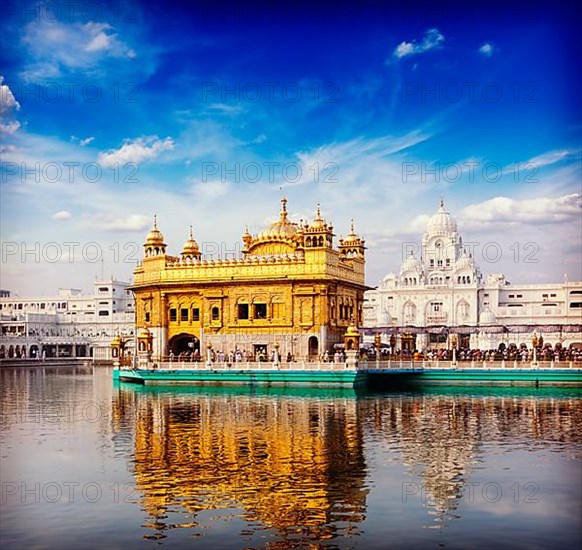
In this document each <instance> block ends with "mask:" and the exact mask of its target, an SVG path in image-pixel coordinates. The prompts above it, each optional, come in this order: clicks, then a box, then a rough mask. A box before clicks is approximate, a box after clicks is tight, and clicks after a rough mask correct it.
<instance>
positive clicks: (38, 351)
mask: <svg viewBox="0 0 582 550" xmlns="http://www.w3.org/2000/svg"><path fill="white" fill-rule="evenodd" d="M128 286H129V284H128V283H123V282H119V281H114V280H113V279H111V280H109V281H100V282H99V281H98V282H95V283H94V285H93V294H83V293H82V292H81V291H80V290H76V289H60V290H59V292H58V294H57V295H56V296H48V297H47V296H42V297H14V296H10V293H8V292H5V293H4V294H3V296H1V297H0V327H1V334H0V357H2V356H4V357H17V356H26V357H35V356H36V357H38V356H39V355H42V353H43V351H44V352H45V354H46V356H47V357H93V358H95V359H109V358H110V355H111V352H110V344H111V340H112V339H113V337H114V336H115V335H116V334H119V333H121V334H128V335H129V334H133V330H134V311H135V309H134V301H133V296H132V294H131V291H130V290H128Z"/></svg>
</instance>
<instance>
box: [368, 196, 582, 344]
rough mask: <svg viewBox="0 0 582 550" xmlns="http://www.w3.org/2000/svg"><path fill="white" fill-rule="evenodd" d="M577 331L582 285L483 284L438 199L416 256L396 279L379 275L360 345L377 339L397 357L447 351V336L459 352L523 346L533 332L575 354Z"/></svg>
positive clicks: (501, 280)
mask: <svg viewBox="0 0 582 550" xmlns="http://www.w3.org/2000/svg"><path fill="white" fill-rule="evenodd" d="M411 248H412V247H411ZM417 248H418V247H417ZM581 325H582V282H580V281H578V282H567V281H565V282H563V283H555V284H537V285H533V284H513V283H510V282H509V281H507V279H506V278H505V276H504V275H502V274H492V275H488V276H487V277H484V276H483V275H482V274H481V272H480V271H479V268H478V266H477V265H476V264H475V261H474V259H473V258H472V257H471V256H470V255H469V254H468V253H467V251H466V250H465V248H464V247H463V239H462V237H461V235H460V234H459V231H458V227H457V223H456V221H455V220H454V218H453V217H452V216H451V214H450V213H449V212H448V211H447V210H446V208H445V205H444V202H443V201H442V200H441V204H440V206H439V208H438V210H437V212H436V213H435V214H434V215H433V216H432V217H431V218H430V220H429V222H428V224H427V227H426V231H425V232H424V235H423V237H422V246H421V249H420V253H419V254H415V253H414V251H412V250H411V251H410V253H409V255H408V256H407V258H406V259H405V261H404V262H403V263H402V265H401V267H400V272H399V273H398V274H394V273H390V274H388V275H386V277H384V279H383V280H382V281H381V282H380V284H379V285H378V287H377V288H376V289H374V290H370V291H368V292H366V294H365V300H364V333H365V341H368V342H369V341H371V339H372V335H373V334H377V333H380V334H381V337H382V342H384V343H386V344H391V345H392V347H393V348H395V349H396V350H405V349H408V350H414V349H417V350H419V351H422V350H425V349H427V348H439V347H445V348H447V347H448V348H450V347H451V341H452V338H451V336H452V334H456V335H457V339H458V345H459V347H462V348H469V347H470V348H472V349H482V350H489V349H497V348H498V346H499V344H501V343H505V344H506V345H509V344H511V343H515V344H517V345H519V344H522V343H524V344H526V345H527V346H528V347H530V346H531V337H532V334H533V332H534V330H535V331H536V332H537V333H538V335H542V336H543V338H544V341H545V342H547V343H551V344H555V343H558V342H560V343H561V344H562V345H564V346H566V347H567V346H570V345H572V344H574V345H577V346H580V347H582V333H581Z"/></svg>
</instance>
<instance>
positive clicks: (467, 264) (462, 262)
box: [455, 250, 475, 269]
mask: <svg viewBox="0 0 582 550" xmlns="http://www.w3.org/2000/svg"><path fill="white" fill-rule="evenodd" d="M455 267H456V268H457V269H474V268H475V260H473V258H472V257H471V256H469V255H468V254H467V251H466V250H464V251H463V255H462V256H461V257H460V258H459V259H458V260H457V262H456V264H455Z"/></svg>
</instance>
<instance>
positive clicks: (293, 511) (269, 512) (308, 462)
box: [135, 396, 367, 539]
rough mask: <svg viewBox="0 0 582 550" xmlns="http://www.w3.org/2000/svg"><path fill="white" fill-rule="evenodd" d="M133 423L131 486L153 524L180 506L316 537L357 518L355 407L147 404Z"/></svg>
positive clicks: (362, 492) (359, 463) (226, 401)
mask: <svg viewBox="0 0 582 550" xmlns="http://www.w3.org/2000/svg"><path fill="white" fill-rule="evenodd" d="M136 422H137V423H136V455H135V479H136V486H137V488H138V490H139V491H140V492H143V494H144V499H143V506H144V508H145V509H146V510H147V512H148V513H149V514H150V516H152V518H155V519H156V520H157V521H158V522H159V521H162V519H161V518H162V516H163V515H164V514H165V513H166V511H167V509H168V508H169V507H175V506H176V505H178V504H179V505H181V506H184V507H185V508H186V509H187V510H188V511H189V512H190V513H192V514H197V513H198V512H200V511H201V510H205V509H209V508H218V507H228V506H233V505H236V506H238V507H241V508H244V510H245V517H246V519H247V520H249V521H260V522H261V523H262V524H263V525H265V526H267V527H269V528H273V529H277V530H278V531H280V532H281V533H287V532H294V531H295V530H296V529H302V530H303V531H304V532H305V533H307V534H308V535H307V538H309V539H312V538H317V539H324V538H327V537H330V536H333V535H334V532H335V530H339V529H340V528H339V527H334V526H333V523H334V522H339V521H342V522H344V521H345V522H349V523H351V524H357V523H359V522H361V521H362V520H363V518H364V512H365V501H366V494H367V489H365V488H364V478H365V471H364V459H363V455H362V443H361V432H360V428H359V427H358V422H357V406H356V401H355V400H352V399H341V400H335V401H326V400H311V399H298V400H290V399H284V398H280V399H260V400H258V399H255V398H243V397H240V396H238V397H236V398H229V397H206V396H200V397H199V398H198V399H197V400H196V401H195V402H193V403H192V402H188V401H186V400H184V401H177V402H173V403H170V404H168V403H164V402H162V401H158V400H149V401H147V402H146V406H145V407H141V406H139V407H138V417H137V420H136ZM342 529H344V530H346V529H347V530H346V531H345V532H344V533H343V535H344V536H347V535H348V534H349V530H350V529H352V530H353V527H351V528H350V529H348V528H347V527H343V528H342Z"/></svg>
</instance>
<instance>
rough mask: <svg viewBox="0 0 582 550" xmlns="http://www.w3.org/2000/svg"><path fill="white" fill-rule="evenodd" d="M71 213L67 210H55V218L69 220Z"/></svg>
mask: <svg viewBox="0 0 582 550" xmlns="http://www.w3.org/2000/svg"><path fill="white" fill-rule="evenodd" d="M71 217H72V216H71V213H70V212H67V211H66V210H61V211H60V212H55V213H54V214H53V218H54V219H55V220H57V221H67V220H70V219H71Z"/></svg>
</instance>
